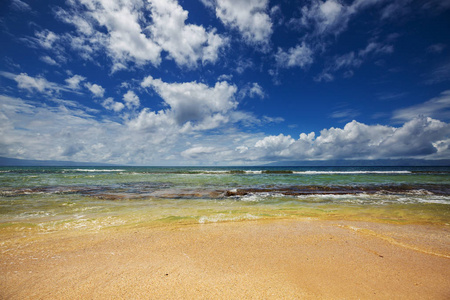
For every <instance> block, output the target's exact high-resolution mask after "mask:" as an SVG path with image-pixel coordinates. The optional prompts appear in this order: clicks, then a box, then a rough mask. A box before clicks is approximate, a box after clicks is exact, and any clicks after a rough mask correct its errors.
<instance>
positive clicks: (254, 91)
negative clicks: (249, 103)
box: [239, 82, 266, 99]
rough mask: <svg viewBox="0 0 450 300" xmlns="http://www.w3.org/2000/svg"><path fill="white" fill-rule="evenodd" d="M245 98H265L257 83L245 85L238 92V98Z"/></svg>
mask: <svg viewBox="0 0 450 300" xmlns="http://www.w3.org/2000/svg"><path fill="white" fill-rule="evenodd" d="M247 96H248V97H250V98H255V97H258V98H261V99H264V98H265V97H266V94H265V93H264V90H263V88H262V87H261V86H260V85H259V84H258V83H257V82H253V83H248V84H246V85H245V86H244V87H243V88H242V89H241V90H240V91H239V97H240V98H245V97H247Z"/></svg>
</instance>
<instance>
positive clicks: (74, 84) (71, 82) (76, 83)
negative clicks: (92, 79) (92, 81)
mask: <svg viewBox="0 0 450 300" xmlns="http://www.w3.org/2000/svg"><path fill="white" fill-rule="evenodd" d="M84 80H86V77H83V76H81V75H74V76H72V77H70V78H67V79H66V83H67V85H68V86H69V88H71V89H73V90H79V89H80V83H81V82H82V81H84Z"/></svg>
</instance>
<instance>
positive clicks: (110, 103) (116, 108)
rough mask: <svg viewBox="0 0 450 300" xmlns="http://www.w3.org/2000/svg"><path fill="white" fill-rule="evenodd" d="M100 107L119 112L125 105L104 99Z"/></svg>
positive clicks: (111, 99) (110, 99)
mask: <svg viewBox="0 0 450 300" xmlns="http://www.w3.org/2000/svg"><path fill="white" fill-rule="evenodd" d="M102 106H103V107H104V108H106V109H109V110H113V111H115V112H120V111H122V110H123V109H124V108H125V105H123V103H121V102H116V101H114V99H113V98H111V97H109V98H106V99H105V101H103V102H102Z"/></svg>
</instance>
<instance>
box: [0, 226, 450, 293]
mask: <svg viewBox="0 0 450 300" xmlns="http://www.w3.org/2000/svg"><path fill="white" fill-rule="evenodd" d="M0 245H1V247H0V249H1V250H2V251H1V255H0V261H1V265H0V273H1V274H2V275H1V281H0V291H1V292H0V298H5V299H36V298H39V299H77V298H78V299H80V298H92V299H101V298H135V299H136V298H144V299H145V298H152V299H174V298H191V299H205V298H209V299H211V298H223V299H225V298H228V299H229V298H234V299H237V298H239V299H246V298H247V299H255V298H257V299H260V298H266V299H267V298H269V299H280V298H282V299H283V298H306V299H317V298H321V299H323V298H326V299H329V298H334V299H336V298H338V299H342V298H346V299H357V298H364V299H367V298H371V299H388V298H396V299H412V298H415V299H417V298H433V299H446V298H447V299H448V298H449V297H450V228H448V226H435V225H411V224H409V225H395V224H385V223H373V222H358V221H339V220H314V219H302V220H253V221H239V222H223V223H207V224H195V225H194V224H190V225H176V224H172V225H170V224H168V225H166V226H160V227H146V226H136V227H130V228H120V227H119V228H108V229H101V230H99V231H96V232H87V231H77V230H68V231H56V232H51V233H46V234H43V233H40V234H39V233H37V232H35V233H32V232H27V233H16V234H12V233H11V232H10V233H7V232H5V231H3V232H0Z"/></svg>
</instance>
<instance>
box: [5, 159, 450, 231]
mask: <svg viewBox="0 0 450 300" xmlns="http://www.w3.org/2000/svg"><path fill="white" fill-rule="evenodd" d="M304 217H313V218H325V219H351V220H370V221H382V222H395V223H427V224H428V223H429V224H441V225H448V224H449V223H450V168H447V167H430V168H424V167H378V168H375V167H372V168H367V167H366V168H324V167H317V168H312V167H309V168H301V167H290V168H287V167H284V168H275V167H271V168H267V167H265V168H263V167H259V168H258V167H253V168H250V167H243V168H237V167H227V168H225V167H223V168H200V167H192V168H189V167H183V168H173V167H172V168H161V167H113V168H105V167H89V168H88V167H83V168H67V167H47V168H44V167H34V168H24V167H21V168H0V226H2V227H3V228H6V227H8V228H12V227H14V228H32V227H34V228H39V229H40V230H43V231H45V230H60V229H71V228H79V229H94V230H97V229H100V228H104V227H111V226H134V225H139V224H147V223H151V224H159V223H166V222H172V223H173V222H177V223H209V222H223V221H239V220H253V219H266V218H304Z"/></svg>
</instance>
